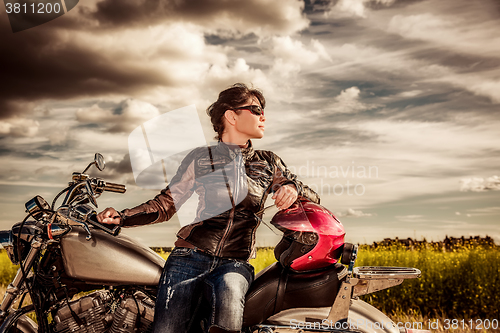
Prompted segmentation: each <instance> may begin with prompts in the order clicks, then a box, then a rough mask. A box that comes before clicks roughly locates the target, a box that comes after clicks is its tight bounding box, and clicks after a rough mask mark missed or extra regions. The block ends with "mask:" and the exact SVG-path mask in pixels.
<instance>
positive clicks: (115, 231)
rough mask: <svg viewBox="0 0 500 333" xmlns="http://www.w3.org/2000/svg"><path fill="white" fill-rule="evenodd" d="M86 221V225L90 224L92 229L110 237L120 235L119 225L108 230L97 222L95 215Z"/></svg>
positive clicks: (114, 225)
mask: <svg viewBox="0 0 500 333" xmlns="http://www.w3.org/2000/svg"><path fill="white" fill-rule="evenodd" d="M87 221H88V223H90V224H91V225H93V226H94V227H96V228H98V229H101V230H102V231H104V232H106V233H108V234H110V235H113V236H116V235H118V234H119V233H120V229H121V227H120V226H119V225H117V224H113V228H108V227H107V225H106V224H103V223H100V222H99V221H98V220H97V215H96V214H92V215H90V216H89V218H88V219H87Z"/></svg>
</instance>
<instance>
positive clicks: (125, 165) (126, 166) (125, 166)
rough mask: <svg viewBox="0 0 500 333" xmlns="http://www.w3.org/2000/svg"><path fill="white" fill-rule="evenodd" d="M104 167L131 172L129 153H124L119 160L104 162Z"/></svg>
mask: <svg viewBox="0 0 500 333" xmlns="http://www.w3.org/2000/svg"><path fill="white" fill-rule="evenodd" d="M106 167H107V168H109V169H110V170H113V171H115V172H117V173H131V172H132V165H131V164H130V155H129V154H126V155H125V156H123V159H122V160H121V161H119V162H115V161H111V162H108V163H106Z"/></svg>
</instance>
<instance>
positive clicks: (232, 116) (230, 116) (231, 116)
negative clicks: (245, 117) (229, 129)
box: [224, 110, 236, 126]
mask: <svg viewBox="0 0 500 333" xmlns="http://www.w3.org/2000/svg"><path fill="white" fill-rule="evenodd" d="M224 118H226V121H227V122H228V123H229V124H231V125H233V126H234V125H235V124H236V112H234V111H233V110H226V112H224Z"/></svg>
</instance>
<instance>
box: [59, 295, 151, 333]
mask: <svg viewBox="0 0 500 333" xmlns="http://www.w3.org/2000/svg"><path fill="white" fill-rule="evenodd" d="M113 303H114V298H113V295H112V294H111V293H110V292H109V291H105V290H98V291H96V292H93V293H91V294H89V295H87V296H84V297H82V298H80V299H78V300H76V301H73V302H70V303H69V305H68V304H66V305H64V306H63V307H61V308H60V309H59V310H58V311H57V313H56V315H55V316H54V323H55V332H57V333H100V332H109V333H128V332H130V333H132V332H151V331H152V326H153V324H152V323H153V317H154V302H153V301H152V300H151V299H150V298H149V297H147V296H146V295H145V294H144V293H142V292H140V291H138V292H136V293H135V294H134V295H128V296H125V297H123V299H122V300H121V302H120V304H119V305H118V307H117V308H116V310H115V311H114V314H111V308H112V304H113Z"/></svg>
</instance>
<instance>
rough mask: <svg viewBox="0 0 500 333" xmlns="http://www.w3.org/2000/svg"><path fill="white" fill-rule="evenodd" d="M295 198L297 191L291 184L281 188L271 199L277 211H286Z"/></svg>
mask: <svg viewBox="0 0 500 333" xmlns="http://www.w3.org/2000/svg"><path fill="white" fill-rule="evenodd" d="M297 198H298V194H297V189H296V188H295V185H292V184H288V185H284V186H281V187H280V188H279V189H278V190H277V191H276V192H275V193H274V195H273V197H272V199H274V204H275V205H276V207H278V209H279V210H283V209H287V208H288V207H290V206H291V205H292V204H293V203H294V202H295V200H297Z"/></svg>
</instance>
